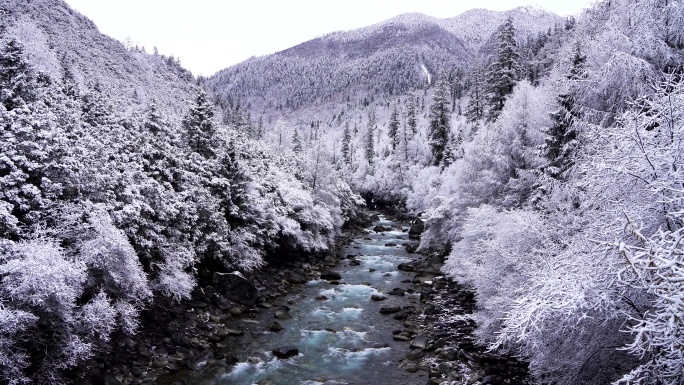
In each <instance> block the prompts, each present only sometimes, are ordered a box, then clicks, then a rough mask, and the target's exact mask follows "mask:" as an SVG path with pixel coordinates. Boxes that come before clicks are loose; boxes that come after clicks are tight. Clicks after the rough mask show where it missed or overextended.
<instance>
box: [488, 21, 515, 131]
mask: <svg viewBox="0 0 684 385" xmlns="http://www.w3.org/2000/svg"><path fill="white" fill-rule="evenodd" d="M520 74H521V68H520V52H519V51H518V43H517V42H516V41H515V28H514V27H513V18H512V17H509V18H508V20H506V22H505V23H504V24H503V25H502V26H501V27H500V29H499V32H498V34H497V49H496V56H495V58H494V61H493V62H492V63H491V64H490V65H489V68H488V72H487V83H488V84H487V86H488V87H487V104H488V107H489V110H488V114H487V119H488V120H489V121H494V120H496V118H498V117H499V114H500V113H501V110H503V107H504V103H505V102H506V97H507V96H508V95H510V94H511V93H512V92H513V87H514V86H515V83H516V82H517V81H518V80H519V79H520Z"/></svg>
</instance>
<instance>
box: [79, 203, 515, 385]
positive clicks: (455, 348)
mask: <svg viewBox="0 0 684 385" xmlns="http://www.w3.org/2000/svg"><path fill="white" fill-rule="evenodd" d="M395 218H397V219H401V220H407V219H408V218H407V217H406V216H405V215H403V214H398V215H396V216H395ZM372 219H373V220H374V222H373V224H370V225H369V223H366V225H369V226H368V227H367V228H366V229H365V230H363V231H359V229H356V231H350V232H348V234H347V238H346V239H341V240H340V243H341V244H345V243H346V244H347V246H346V247H341V248H340V249H339V251H338V252H337V253H334V254H333V253H330V254H328V255H326V256H324V257H323V258H314V257H310V258H306V257H305V258H304V259H302V260H299V261H297V262H296V263H291V264H288V265H281V266H271V267H268V268H266V269H264V270H262V271H260V272H259V273H258V274H255V275H252V276H249V277H243V276H242V275H240V274H235V273H222V274H221V273H217V274H214V275H213V277H212V280H211V284H205V285H203V286H202V287H199V288H198V289H196V290H195V292H194V293H193V298H192V300H190V301H185V302H183V303H182V304H181V305H179V304H173V303H169V304H167V306H157V307H155V309H154V311H150V312H148V314H146V317H147V318H146V319H145V320H144V325H145V326H146V327H145V328H144V329H143V331H142V332H141V333H140V334H139V335H138V336H137V337H136V338H134V339H121V341H122V342H121V343H119V344H118V345H117V347H116V348H115V350H114V351H113V352H112V353H111V354H109V355H107V356H103V357H100V358H98V359H97V360H94V361H93V362H91V364H90V365H89V368H88V370H87V371H84V372H82V374H81V376H82V377H81V379H82V380H84V382H87V381H88V380H90V382H91V383H95V384H107V385H119V384H123V385H129V384H131V385H138V384H174V385H182V384H242V383H245V384H252V383H257V384H263V385H266V384H299V383H307V384H320V383H330V384H333V383H337V384H340V383H346V384H355V383H358V384H361V383H364V384H368V383H373V384H374V383H377V384H421V385H422V384H425V383H427V384H441V383H443V384H475V383H480V384H491V385H496V384H522V383H525V380H526V365H525V364H524V363H521V362H518V361H516V360H515V359H512V358H510V357H505V356H497V355H493V354H490V353H487V352H486V351H485V349H484V348H483V347H480V346H477V344H475V342H474V338H473V336H472V332H473V330H474V329H475V327H476V325H475V323H474V322H473V321H472V320H471V319H470V318H468V315H469V314H470V313H472V310H473V308H474V306H475V296H474V295H473V293H472V292H469V291H468V290H466V289H465V288H464V287H462V286H460V285H459V284H458V283H456V282H451V281H449V280H447V279H446V278H444V277H443V276H442V275H441V273H440V271H439V269H440V267H441V258H440V257H439V256H436V255H433V256H423V255H417V254H409V253H412V252H414V251H415V250H416V248H417V242H416V241H415V238H416V237H418V236H419V233H420V232H421V231H422V225H421V224H420V223H418V224H417V225H415V226H412V225H411V224H409V223H399V222H393V221H388V220H381V218H380V217H378V216H375V217H374V218H372ZM409 234H410V235H411V238H414V240H410V239H409ZM409 255H410V257H409ZM386 256H389V258H388V259H385V257H386ZM362 280H363V281H366V282H362ZM347 281H349V282H347ZM290 343H291V344H290ZM311 357H313V363H312V362H311V360H309V358H311ZM326 357H327V361H326ZM340 363H341V364H340ZM316 364H318V365H316ZM320 365H328V366H327V367H325V366H323V367H317V366H320ZM336 372H337V373H336ZM378 372H379V373H380V376H379V377H373V373H378ZM292 373H296V374H292ZM369 381H370V382H369ZM387 381H390V382H387Z"/></svg>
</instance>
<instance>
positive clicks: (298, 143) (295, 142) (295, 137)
mask: <svg viewBox="0 0 684 385" xmlns="http://www.w3.org/2000/svg"><path fill="white" fill-rule="evenodd" d="M292 151H294V152H296V153H300V152H302V138H301V137H300V136H299V130H297V127H295V129H294V132H293V133H292Z"/></svg>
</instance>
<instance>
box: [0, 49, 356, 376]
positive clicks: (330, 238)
mask: <svg viewBox="0 0 684 385" xmlns="http://www.w3.org/2000/svg"><path fill="white" fill-rule="evenodd" d="M62 71H63V72H62V74H61V77H60V78H54V77H50V76H48V75H46V74H45V73H41V72H39V71H37V70H35V69H34V68H33V67H32V65H31V63H30V61H29V59H28V58H27V55H26V53H25V49H24V46H23V45H22V44H21V43H19V42H18V41H16V40H15V39H13V38H11V37H9V36H2V39H0V126H1V131H0V377H1V378H3V382H7V383H10V384H19V383H26V382H35V383H58V382H60V373H61V372H62V371H63V370H64V369H68V368H70V367H73V366H75V365H77V364H78V363H80V362H82V361H84V360H85V359H87V358H89V357H91V356H92V355H93V354H96V353H97V352H98V351H101V350H103V349H107V345H108V344H109V343H111V342H112V341H111V338H112V336H114V335H115V333H118V332H122V333H124V334H129V335H130V334H134V333H135V332H136V329H137V327H138V316H139V314H140V311H141V310H142V309H144V308H146V307H148V306H154V299H155V298H157V297H168V298H171V299H173V300H181V299H183V298H188V297H189V294H190V292H191V290H192V289H193V287H194V286H195V283H196V280H197V273H198V271H200V270H201V269H202V266H204V265H209V266H212V268H216V267H218V268H221V269H225V270H241V271H250V270H252V269H255V268H258V267H260V266H262V265H263V264H264V263H265V262H266V259H265V258H266V257H267V256H268V255H270V256H271V258H275V256H276V255H279V256H281V257H282V258H286V257H287V256H288V255H291V254H292V253H297V252H318V251H322V250H326V249H328V248H329V247H330V246H331V245H332V244H333V242H334V237H335V236H336V235H337V234H338V232H339V230H340V227H341V226H342V225H343V223H344V222H345V220H346V219H348V218H349V216H350V215H353V211H354V209H355V206H356V204H357V203H359V198H358V196H356V195H355V194H354V193H352V191H351V189H350V188H349V186H348V185H347V184H346V183H345V182H344V181H343V180H342V179H341V178H339V177H338V176H337V174H335V173H328V174H327V175H326V177H325V178H319V179H318V180H317V181H316V183H315V184H312V183H310V181H309V180H307V179H306V177H305V175H304V174H305V173H304V172H303V171H302V170H301V169H300V166H299V164H300V160H299V158H298V156H297V155H296V154H283V153H278V154H276V153H274V152H273V151H271V150H270V149H269V148H268V147H267V146H265V145H263V143H261V142H258V141H255V140H252V139H250V138H248V137H247V136H245V135H243V134H242V133H240V132H239V131H236V130H235V129H233V128H232V127H230V126H225V125H222V124H218V123H217V121H218V119H216V118H215V117H214V109H213V105H212V104H211V103H210V102H209V101H208V98H207V97H206V95H205V94H204V92H203V91H201V90H200V89H199V87H198V88H196V89H197V91H196V97H195V99H194V100H193V101H191V103H190V104H189V106H188V107H189V108H188V110H187V111H186V112H185V114H184V118H183V119H182V122H179V123H175V122H174V121H173V120H170V119H168V118H167V117H165V116H164V115H163V114H162V113H161V112H160V111H162V110H163V109H162V108H160V107H158V106H157V105H156V104H155V103H154V102H153V101H152V102H150V103H148V104H147V105H140V106H139V107H138V108H137V109H134V111H133V112H132V113H131V114H123V113H121V112H119V111H118V110H117V109H115V108H114V107H113V105H112V103H111V99H110V96H109V95H106V94H105V93H103V92H102V91H101V89H100V88H99V87H97V85H95V86H93V87H92V88H91V90H89V91H81V87H79V85H78V84H77V82H76V80H75V79H74V76H73V74H72V73H71V72H70V70H69V67H68V66H64V67H63V69H62ZM276 251H277V252H278V253H276Z"/></svg>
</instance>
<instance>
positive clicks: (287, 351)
mask: <svg viewBox="0 0 684 385" xmlns="http://www.w3.org/2000/svg"><path fill="white" fill-rule="evenodd" d="M298 354H299V349H297V348H296V347H294V346H282V347H279V348H277V349H273V355H274V356H276V357H278V358H280V359H287V358H290V357H294V356H296V355H298Z"/></svg>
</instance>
